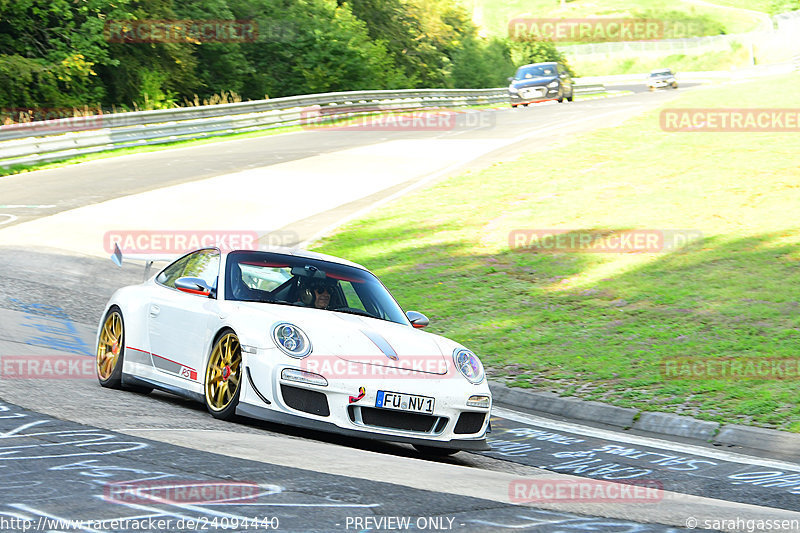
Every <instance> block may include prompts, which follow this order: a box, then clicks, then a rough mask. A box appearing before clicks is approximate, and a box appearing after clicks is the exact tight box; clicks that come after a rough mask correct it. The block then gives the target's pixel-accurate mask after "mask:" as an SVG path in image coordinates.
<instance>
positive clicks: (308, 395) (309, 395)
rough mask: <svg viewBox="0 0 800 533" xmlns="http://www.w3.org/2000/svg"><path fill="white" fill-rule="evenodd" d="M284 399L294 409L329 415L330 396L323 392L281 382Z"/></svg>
mask: <svg viewBox="0 0 800 533" xmlns="http://www.w3.org/2000/svg"><path fill="white" fill-rule="evenodd" d="M281 395H282V396H283V401H284V402H285V403H286V405H288V406H289V407H291V408H292V409H297V410H298V411H303V412H304V413H310V414H312V415H318V416H329V415H330V414H331V411H330V409H329V408H328V397H327V396H325V394H324V393H322V392H317V391H314V390H308V389H301V388H299V387H290V386H289V385H283V384H281Z"/></svg>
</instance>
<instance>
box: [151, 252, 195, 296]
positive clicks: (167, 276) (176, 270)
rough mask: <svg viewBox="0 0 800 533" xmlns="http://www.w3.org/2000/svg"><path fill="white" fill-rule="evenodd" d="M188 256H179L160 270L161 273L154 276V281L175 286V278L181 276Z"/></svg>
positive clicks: (167, 285)
mask: <svg viewBox="0 0 800 533" xmlns="http://www.w3.org/2000/svg"><path fill="white" fill-rule="evenodd" d="M189 257H190V256H188V255H187V256H185V257H181V258H180V259H178V260H177V261H175V262H174V263H172V264H171V265H169V266H168V267H167V268H165V269H164V270H162V271H161V274H159V275H158V277H157V278H156V282H158V283H160V284H161V285H164V286H166V287H171V288H173V289H174V288H175V280H176V279H178V278H180V277H182V276H183V270H184V269H185V268H186V263H187V262H188V261H189Z"/></svg>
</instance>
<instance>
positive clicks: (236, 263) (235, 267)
mask: <svg viewBox="0 0 800 533" xmlns="http://www.w3.org/2000/svg"><path fill="white" fill-rule="evenodd" d="M225 276H226V278H225V279H226V283H225V299H226V300H235V301H242V302H264V303H274V304H282V305H293V306H298V307H308V308H311V309H318V310H321V311H337V312H342V313H350V314H355V315H362V316H367V317H371V318H378V319H381V320H388V321H390V322H397V323H398V324H405V325H408V324H409V322H408V319H407V318H406V316H405V314H403V310H402V309H400V306H399V305H397V302H396V301H395V300H394V298H393V297H392V295H391V294H389V292H388V291H387V290H386V288H385V287H384V286H383V284H382V283H381V282H380V281H379V280H378V278H376V277H375V276H374V275H372V274H370V273H369V272H367V271H365V270H362V269H360V268H356V267H351V266H347V265H341V264H337V263H331V262H328V261H321V260H318V259H308V258H303V257H295V256H291V255H284V254H276V253H269V252H233V253H231V254H229V255H228V260H227V264H226V268H225Z"/></svg>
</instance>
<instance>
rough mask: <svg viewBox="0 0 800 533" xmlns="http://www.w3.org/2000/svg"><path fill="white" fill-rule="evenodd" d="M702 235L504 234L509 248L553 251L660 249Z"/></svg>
mask: <svg viewBox="0 0 800 533" xmlns="http://www.w3.org/2000/svg"><path fill="white" fill-rule="evenodd" d="M702 238H703V234H702V232H700V231H697V230H665V229H635V230H605V231H599V230H581V229H515V230H512V231H511V232H510V233H509V235H508V245H509V247H511V249H512V250H520V251H532V252H553V253H622V254H624V253H662V252H669V251H672V250H676V249H678V248H682V247H684V246H687V245H689V244H691V243H693V242H696V241H699V240H701V239H702Z"/></svg>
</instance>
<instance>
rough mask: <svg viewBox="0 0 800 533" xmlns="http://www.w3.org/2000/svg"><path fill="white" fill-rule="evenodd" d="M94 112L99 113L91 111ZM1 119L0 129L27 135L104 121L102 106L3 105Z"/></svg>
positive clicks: (81, 127)
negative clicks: (87, 107) (88, 107)
mask: <svg viewBox="0 0 800 533" xmlns="http://www.w3.org/2000/svg"><path fill="white" fill-rule="evenodd" d="M94 112H98V114H91V113H94ZM81 115H84V116H81ZM0 121H2V122H0V124H2V125H0V133H3V134H8V133H16V132H19V133H24V134H26V135H42V134H48V133H60V132H70V131H83V130H93V129H97V128H102V127H103V125H104V123H103V114H102V111H101V110H99V109H91V110H88V109H87V110H84V111H81V110H79V109H76V108H72V107H3V108H0Z"/></svg>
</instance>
